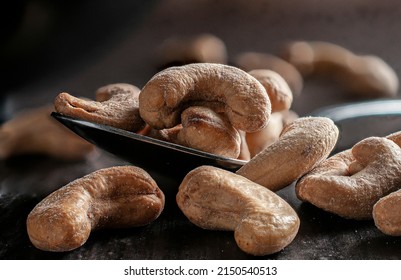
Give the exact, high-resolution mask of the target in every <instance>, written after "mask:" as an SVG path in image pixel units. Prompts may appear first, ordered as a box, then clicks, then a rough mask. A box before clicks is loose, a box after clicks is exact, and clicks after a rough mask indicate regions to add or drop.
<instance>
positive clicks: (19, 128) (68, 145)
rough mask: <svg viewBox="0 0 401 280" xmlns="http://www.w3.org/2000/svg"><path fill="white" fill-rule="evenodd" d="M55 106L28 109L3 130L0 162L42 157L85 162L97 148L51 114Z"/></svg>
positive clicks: (0, 140) (0, 137)
mask: <svg viewBox="0 0 401 280" xmlns="http://www.w3.org/2000/svg"><path fill="white" fill-rule="evenodd" d="M52 111H53V107H52V106H51V105H48V106H47V105H46V106H41V107H38V108H32V109H26V110H24V111H21V112H19V113H17V114H16V115H15V116H14V117H13V118H12V119H11V120H9V121H7V122H5V123H4V124H2V125H1V126H0V159H7V158H10V157H12V156H16V155H25V154H39V155H46V156H50V157H53V158H58V159H61V160H83V159H86V158H87V157H88V156H89V155H92V154H93V152H94V150H95V147H94V146H93V145H92V144H90V143H89V142H87V141H85V140H84V139H82V138H80V137H79V136H77V135H75V134H74V133H73V132H71V131H69V130H68V129H67V128H65V127H64V126H63V125H61V124H60V123H58V122H57V121H56V120H54V119H53V118H52V117H51V116H50V114H51V112H52Z"/></svg>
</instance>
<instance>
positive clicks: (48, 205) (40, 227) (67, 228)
mask: <svg viewBox="0 0 401 280" xmlns="http://www.w3.org/2000/svg"><path fill="white" fill-rule="evenodd" d="M163 208H164V194H163V193H162V191H161V190H160V189H159V187H158V186H157V184H156V182H155V181H154V180H153V179H152V178H151V177H150V176H149V175H148V174H147V173H146V172H145V171H144V170H142V169H140V168H138V167H134V166H117V167H111V168H105V169H101V170H98V171H95V172H93V173H91V174H89V175H87V176H84V177H82V178H79V179H77V180H75V181H72V182H71V183H69V184H67V185H66V186H64V187H62V188H60V189H58V190H56V191H55V192H53V193H51V194H50V195H49V196H47V197H46V198H44V199H43V200H42V201H41V202H40V203H39V204H37V205H36V206H35V208H34V209H33V210H32V211H31V213H30V214H29V215H28V218H27V230H28V235H29V238H30V240H31V242H32V243H33V245H35V247H37V248H39V249H41V250H45V251H56V252H60V251H70V250H73V249H76V248H78V247H80V246H82V245H83V244H84V243H85V242H86V240H87V239H88V237H89V235H90V233H91V231H93V230H96V229H100V228H124V227H134V226H142V225H146V224H149V223H150V222H152V221H154V220H155V219H156V218H157V217H158V216H159V215H160V213H161V211H162V210H163Z"/></svg>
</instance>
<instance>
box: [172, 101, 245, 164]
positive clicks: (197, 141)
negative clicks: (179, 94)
mask: <svg viewBox="0 0 401 280" xmlns="http://www.w3.org/2000/svg"><path fill="white" fill-rule="evenodd" d="M181 121H182V129H181V130H180V131H179V132H178V134H177V143H179V144H181V145H184V146H188V147H191V148H194V149H198V150H201V151H204V152H208V153H212V154H216V155H221V156H225V157H230V158H237V157H238V155H239V153H240V146H241V138H240V135H239V132H238V131H237V130H236V129H235V128H234V127H232V125H231V124H230V122H229V120H228V119H227V117H226V116H225V115H223V114H218V113H216V112H215V111H213V110H212V109H210V108H207V107H200V106H193V107H189V108H187V109H185V110H184V111H183V112H182V114H181Z"/></svg>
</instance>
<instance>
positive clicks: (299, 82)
mask: <svg viewBox="0 0 401 280" xmlns="http://www.w3.org/2000/svg"><path fill="white" fill-rule="evenodd" d="M234 64H235V65H236V66H237V67H239V68H241V69H243V70H244V71H247V72H248V71H251V70H253V69H269V70H272V71H274V72H277V73H278V74H280V75H281V76H282V77H283V78H284V80H285V81H286V82H287V83H288V85H289V87H290V88H291V92H292V93H293V94H294V95H295V96H298V95H300V94H301V91H302V88H303V84H304V81H303V78H302V76H301V74H300V73H299V71H298V70H297V68H295V67H294V66H293V65H292V64H290V63H288V62H287V61H285V60H284V59H282V58H280V57H277V56H274V55H271V54H267V53H258V52H244V53H241V54H239V55H238V56H236V57H235V59H234Z"/></svg>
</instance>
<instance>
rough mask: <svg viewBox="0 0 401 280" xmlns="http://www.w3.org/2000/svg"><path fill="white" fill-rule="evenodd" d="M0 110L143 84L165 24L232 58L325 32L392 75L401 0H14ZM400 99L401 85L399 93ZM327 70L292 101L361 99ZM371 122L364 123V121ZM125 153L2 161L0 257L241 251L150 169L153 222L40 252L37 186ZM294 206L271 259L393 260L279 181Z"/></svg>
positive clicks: (363, 229) (6, 17)
mask: <svg viewBox="0 0 401 280" xmlns="http://www.w3.org/2000/svg"><path fill="white" fill-rule="evenodd" d="M0 13H1V14H0V19H1V29H0V30H1V52H0V58H1V63H0V67H1V68H0V70H1V81H2V86H1V87H0V88H1V90H0V106H1V110H0V112H1V114H0V120H1V121H5V120H7V119H9V118H11V117H12V116H13V115H14V114H15V113H17V112H19V111H21V110H24V109H26V108H31V107H36V106H41V105H44V104H48V103H52V102H53V99H54V97H55V96H56V95H57V94H58V93H59V92H61V91H67V92H69V93H71V94H73V95H76V96H86V97H90V98H93V95H94V92H95V90H96V89H97V88H98V87H100V86H103V85H106V84H109V83H116V82H127V83H132V84H134V85H136V86H138V87H142V86H143V85H144V84H145V83H146V82H147V81H148V80H149V79H150V78H151V77H152V75H153V74H155V73H156V72H157V70H158V67H159V66H160V65H159V60H158V57H157V52H156V50H157V48H158V46H159V45H160V43H161V42H162V41H163V40H164V39H166V38H169V37H170V36H173V35H183V36H186V35H193V34H198V33H201V32H210V33H213V34H215V35H216V36H218V37H220V38H221V39H222V40H223V41H224V42H225V43H226V46H227V50H228V54H229V57H230V58H233V57H234V56H235V55H236V54H239V53H241V52H243V51H259V52H268V53H273V54H277V53H278V52H279V50H280V46H281V45H282V44H283V43H284V42H286V41H288V40H298V39H304V40H324V41H330V42H333V43H337V44H340V45H343V46H345V47H347V48H349V49H351V50H352V51H354V52H356V53H365V54H375V55H378V56H380V57H382V58H383V59H384V60H385V61H386V62H388V63H389V64H390V65H391V66H392V67H393V68H394V69H395V70H396V72H397V74H398V75H399V74H400V67H401V56H400V50H401V33H400V32H399V30H400V27H401V17H400V16H399V15H400V14H401V6H400V5H399V3H398V1H396V0H383V1H374V0H366V1H362V0H357V1H339V0H336V1H324V2H323V1H317V0H316V1H313V0H305V1H290V0H288V1H287V0H282V1H273V0H271V1H269V0H266V1H262V0H257V1H239V0H232V1H229V0H222V1H211V0H195V1H184V0H166V1H156V0H152V1H145V0H143V1H128V0H126V1H125V0H114V1H89V0H85V1H78V0H70V1H64V0H63V1H50V0H49V1H46V0H36V1H34V0H31V1H28V0H26V1H11V2H10V3H9V5H8V6H7V8H2V9H1V12H0ZM397 98H398V96H397ZM360 100H361V99H360V98H359V99H356V98H355V97H351V96H349V95H348V94H347V93H346V92H343V90H342V89H341V88H338V87H337V86H336V85H334V84H331V83H330V82H327V81H317V80H307V81H306V82H305V87H304V91H303V92H302V94H301V95H300V96H299V97H296V98H295V99H294V103H293V108H292V109H293V110H295V111H296V112H297V113H298V114H299V115H301V116H304V115H308V114H309V113H310V112H312V111H313V110H315V109H318V108H320V107H321V106H326V105H332V104H340V103H344V102H350V101H360ZM367 129H368V128H367ZM122 164H127V163H126V162H124V161H122V160H120V159H118V158H116V157H114V156H112V155H110V154H107V153H105V152H102V153H101V155H100V157H99V158H96V159H91V160H88V161H85V162H60V161H57V160H55V159H51V158H46V157H41V156H21V157H16V158H12V159H9V160H6V161H1V162H0V223H1V225H2V226H1V228H0V259H248V258H252V257H251V256H249V255H246V254H244V253H243V252H241V251H240V250H239V249H238V248H237V246H236V244H235V241H234V239H233V233H231V232H213V231H206V230H202V229H199V228H197V227H195V226H194V225H192V224H191V223H189V222H188V221H187V219H186V218H185V217H184V216H183V215H182V213H181V212H180V211H179V209H178V207H177V206H176V205H175V193H176V189H177V186H178V184H179V183H180V178H165V177H160V178H156V179H157V181H158V183H159V184H160V186H161V188H162V189H163V191H164V192H165V194H166V208H165V211H164V212H163V214H162V215H161V216H160V217H159V219H158V220H157V221H155V222H154V223H153V224H151V225H149V226H147V227H142V228H137V229H127V230H121V231H112V230H109V231H101V232H96V233H93V234H92V235H91V237H90V238H89V240H88V242H87V243H86V244H85V245H84V246H82V247H81V248H79V249H77V250H74V251H72V252H67V253H48V252H42V251H40V250H37V249H36V248H34V247H33V246H32V245H31V243H30V242H29V239H28V236H27V233H26V228H25V220H26V216H27V215H28V213H29V212H30V210H31V209H32V208H33V207H34V205H35V204H36V203H37V202H38V201H40V200H41V199H42V198H43V197H44V196H45V195H47V194H48V193H50V192H51V191H53V190H55V189H57V188H58V187H61V186H63V185H65V184H66V183H68V182H69V181H71V180H73V179H75V178H78V177H81V176H83V175H85V174H87V173H89V172H91V171H94V170H97V169H99V168H102V167H108V166H113V165H122ZM279 194H280V195H282V196H283V197H284V198H285V199H286V200H287V201H288V202H289V203H290V204H291V205H292V206H293V207H294V208H295V209H296V211H297V212H298V214H299V216H300V218H301V228H300V231H299V234H298V236H297V237H296V239H295V240H294V242H293V243H292V244H291V245H290V246H288V247H287V248H285V249H284V250H283V251H282V252H279V253H277V254H274V255H271V256H266V257H265V258H271V259H398V258H399V257H400V256H401V254H400V253H399V252H400V249H401V241H400V239H399V238H395V237H387V236H384V235H383V234H382V233H380V232H379V231H378V230H377V229H376V228H375V227H374V225H373V222H372V221H362V222H357V221H349V220H345V219H342V218H339V217H337V216H335V215H330V214H328V213H325V212H323V211H322V210H319V209H317V208H315V207H313V206H311V205H308V204H305V203H301V202H300V201H299V200H297V198H296V197H295V194H294V189H293V185H291V186H289V187H288V188H286V189H285V190H283V191H280V192H279Z"/></svg>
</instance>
